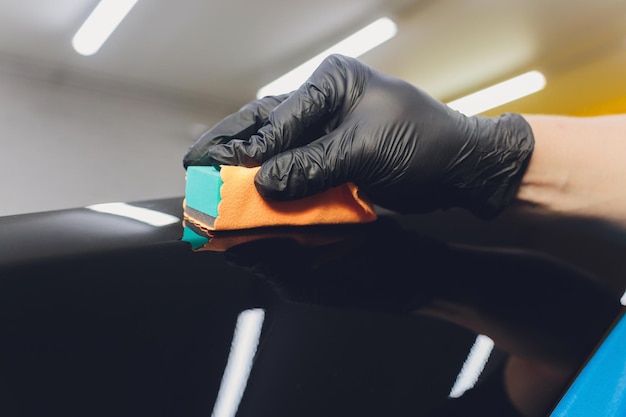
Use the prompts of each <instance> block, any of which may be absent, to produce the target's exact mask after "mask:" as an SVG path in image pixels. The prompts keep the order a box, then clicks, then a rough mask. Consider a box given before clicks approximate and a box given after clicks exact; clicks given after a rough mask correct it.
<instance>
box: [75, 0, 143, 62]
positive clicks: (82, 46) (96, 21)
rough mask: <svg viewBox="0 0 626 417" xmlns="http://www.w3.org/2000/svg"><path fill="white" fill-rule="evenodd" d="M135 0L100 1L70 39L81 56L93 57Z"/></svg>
mask: <svg viewBox="0 0 626 417" xmlns="http://www.w3.org/2000/svg"><path fill="white" fill-rule="evenodd" d="M135 3H137V0H101V1H100V3H98V5H97V6H96V8H95V9H93V11H92V12H91V14H90V15H89V17H88V18H87V20H85V23H83V25H82V26H81V27H80V29H78V32H76V34H75V35H74V38H73V39H72V46H73V47H74V49H75V50H76V52H78V53H79V54H81V55H93V54H95V53H96V52H98V49H100V47H101V46H102V44H104V42H106V40H107V39H108V38H109V36H111V33H113V31H114V30H115V28H116V27H117V26H118V25H119V24H120V22H121V21H122V20H123V19H124V17H126V15H127V14H128V12H130V9H132V8H133V6H134V5H135Z"/></svg>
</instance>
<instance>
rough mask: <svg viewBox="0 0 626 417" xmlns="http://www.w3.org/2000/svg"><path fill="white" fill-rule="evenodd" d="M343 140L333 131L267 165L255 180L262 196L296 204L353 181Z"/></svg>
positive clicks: (277, 157) (269, 161) (272, 159)
mask: <svg viewBox="0 0 626 417" xmlns="http://www.w3.org/2000/svg"><path fill="white" fill-rule="evenodd" d="M341 136H342V133H341V132H338V131H333V132H331V133H330V134H329V135H326V136H324V137H322V138H320V139H319V140H316V141H314V142H311V143H309V144H307V145H305V146H302V147H298V148H294V149H291V150H288V151H285V152H283V153H280V154H279V155H277V156H275V157H273V158H271V159H269V160H268V161H266V162H265V163H264V164H263V165H262V166H261V169H260V170H259V172H258V173H257V175H256V177H255V179H254V183H255V186H256V188H257V190H258V191H259V193H260V194H261V195H262V196H263V197H265V198H267V199H269V200H277V201H286V200H294V199H298V198H302V197H306V196H309V195H312V194H315V193H319V192H322V191H324V190H327V189H329V188H331V187H335V186H338V185H340V184H342V183H345V182H348V181H350V158H349V155H347V154H346V153H345V152H343V151H342V148H345V147H343V146H341V145H340V144H341Z"/></svg>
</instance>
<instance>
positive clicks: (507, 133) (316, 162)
mask: <svg viewBox="0 0 626 417" xmlns="http://www.w3.org/2000/svg"><path fill="white" fill-rule="evenodd" d="M272 106H275V107H274V108H272ZM533 146H534V139H533V134H532V131H531V128H530V126H529V125H528V123H527V122H526V121H525V120H524V119H523V118H522V117H521V116H520V115H518V114H505V115H502V116H500V117H495V118H488V117H480V116H473V117H467V116H465V115H463V114H461V113H459V112H456V111H454V110H452V109H451V108H449V107H448V106H446V105H445V104H443V103H441V102H439V101H437V100H436V99H434V98H432V97H431V96H429V95H428V94H426V93H425V92H423V91H421V90H420V89H418V88H416V87H414V86H412V85H411V84H408V83H406V82H404V81H402V80H400V79H397V78H394V77H391V76H388V75H385V74H382V73H380V72H377V71H375V70H373V69H371V68H369V67H367V66H366V65H364V64H362V63H360V62H359V61H357V60H355V59H352V58H347V57H344V56H340V55H332V56H330V57H328V58H327V59H326V60H325V61H324V62H323V63H322V64H321V65H320V66H319V67H318V68H317V69H316V70H315V72H314V73H313V75H312V76H311V77H310V78H309V79H308V80H307V81H306V82H305V83H304V84H303V85H302V86H301V87H300V88H299V89H298V90H296V91H294V92H292V93H291V94H289V95H284V96H279V97H266V98H264V99H261V100H259V101H255V102H252V103H251V104H249V105H248V106H246V107H244V108H243V109H242V110H241V111H240V112H238V113H235V114H233V115H231V116H230V117H228V118H227V119H225V120H224V121H223V122H221V123H219V124H218V125H217V126H216V127H215V128H213V129H211V130H210V131H208V132H207V133H206V134H205V135H203V137H201V138H200V139H199V140H198V141H197V143H196V144H195V145H194V146H193V147H192V148H191V149H190V150H189V152H188V154H187V155H186V156H185V158H184V165H185V167H187V166H189V165H220V164H225V165H243V166H257V165H260V164H262V168H261V170H260V171H259V173H258V174H257V177H256V178H255V184H256V187H257V189H258V190H259V192H260V193H261V195H263V196H264V197H265V198H268V199H274V200H289V199H296V198H300V197H304V196H307V195H310V194H313V193H317V192H319V191H322V190H325V189H327V188H329V187H333V186H337V185H340V184H342V183H345V182H353V183H355V184H357V185H358V186H359V187H360V189H361V190H362V191H363V192H365V194H366V195H368V196H369V197H370V199H371V200H372V201H373V202H374V203H375V204H378V205H380V206H382V207H386V208H388V209H391V210H396V211H399V212H426V211H432V210H435V209H440V208H448V207H453V206H459V207H465V208H467V209H469V210H471V211H472V212H473V213H474V214H476V215H477V216H478V217H481V218H491V217H494V216H495V215H497V214H498V213H499V212H500V211H501V210H503V209H504V208H505V207H506V206H508V205H509V204H510V202H511V201H512V200H513V198H514V196H515V194H516V192H517V189H518V187H519V183H520V181H521V177H522V175H523V173H524V171H525V169H526V166H527V163H528V160H529V159H530V156H531V153H532V150H533Z"/></svg>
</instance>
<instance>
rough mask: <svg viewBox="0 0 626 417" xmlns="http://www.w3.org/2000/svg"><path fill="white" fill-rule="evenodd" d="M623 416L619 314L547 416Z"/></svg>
mask: <svg viewBox="0 0 626 417" xmlns="http://www.w3.org/2000/svg"><path fill="white" fill-rule="evenodd" d="M590 416H593V417H624V416H626V317H625V316H624V313H622V316H621V318H620V319H619V320H618V321H617V322H616V324H615V325H614V326H613V328H612V329H611V331H610V332H609V333H608V334H607V336H606V337H605V338H604V340H603V341H602V343H601V344H600V346H599V347H598V349H597V350H596V352H595V353H594V354H593V356H592V357H591V358H590V359H589V361H588V362H587V363H586V364H585V366H584V367H583V369H582V370H581V372H580V373H579V375H578V376H577V377H576V379H575V380H574V382H573V383H572V385H571V386H570V387H569V389H568V390H567V391H566V393H565V395H564V396H563V398H562V399H561V401H559V403H558V404H557V406H556V407H555V409H554V410H553V411H552V414H550V417H590Z"/></svg>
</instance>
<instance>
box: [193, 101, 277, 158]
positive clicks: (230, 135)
mask: <svg viewBox="0 0 626 417" xmlns="http://www.w3.org/2000/svg"><path fill="white" fill-rule="evenodd" d="M287 97H288V94H283V95H279V96H267V97H263V98H262V99H259V100H255V101H252V102H250V103H248V104H246V105H245V106H243V107H242V108H241V109H239V111H237V112H236V113H233V114H231V115H229V116H227V117H225V118H224V119H222V120H221V121H220V122H218V123H217V124H216V125H215V126H213V127H212V128H211V129H209V130H208V131H206V132H205V133H204V134H202V135H201V136H200V137H199V138H198V139H197V140H196V141H195V143H194V144H193V145H192V146H191V147H190V148H189V149H188V151H187V153H186V154H185V156H184V157H183V166H184V167H185V168H187V167H188V166H190V165H217V161H215V160H213V159H212V158H211V157H210V156H209V155H208V151H209V150H210V149H211V148H212V147H213V146H216V145H220V144H223V143H228V142H229V141H231V140H232V139H234V138H237V139H244V140H246V139H249V138H250V136H251V135H253V134H254V133H256V132H257V131H258V130H259V129H260V128H261V127H262V126H263V125H264V124H265V123H267V120H268V118H269V115H270V113H271V112H272V111H273V110H274V109H275V108H276V106H278V105H279V104H280V103H282V102H283V101H284V100H285V99H286V98H287Z"/></svg>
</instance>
